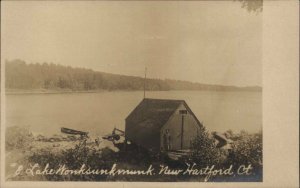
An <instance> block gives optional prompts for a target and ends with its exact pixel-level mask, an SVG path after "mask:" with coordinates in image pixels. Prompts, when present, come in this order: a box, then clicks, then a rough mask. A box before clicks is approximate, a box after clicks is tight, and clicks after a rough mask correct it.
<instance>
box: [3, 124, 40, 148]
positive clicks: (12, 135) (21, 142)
mask: <svg viewBox="0 0 300 188" xmlns="http://www.w3.org/2000/svg"><path fill="white" fill-rule="evenodd" d="M5 138H6V139H5V148H6V150H7V151H11V150H13V149H25V148H28V147H30V146H31V143H32V141H33V140H34V137H33V135H32V133H31V132H30V131H29V130H28V129H27V128H26V127H18V126H13V127H7V128H6V133H5Z"/></svg>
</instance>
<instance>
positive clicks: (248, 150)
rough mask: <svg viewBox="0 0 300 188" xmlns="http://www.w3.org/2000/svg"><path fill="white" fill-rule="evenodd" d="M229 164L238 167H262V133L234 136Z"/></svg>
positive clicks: (242, 133) (245, 133)
mask: <svg viewBox="0 0 300 188" xmlns="http://www.w3.org/2000/svg"><path fill="white" fill-rule="evenodd" d="M234 138H235V141H234V142H233V144H232V151H231V152H230V155H229V157H228V162H229V163H232V164H236V165H242V164H252V165H253V166H254V167H261V166H262V133H261V132H260V133H256V134H249V133H247V132H245V131H243V132H241V133H240V134H238V135H235V136H234Z"/></svg>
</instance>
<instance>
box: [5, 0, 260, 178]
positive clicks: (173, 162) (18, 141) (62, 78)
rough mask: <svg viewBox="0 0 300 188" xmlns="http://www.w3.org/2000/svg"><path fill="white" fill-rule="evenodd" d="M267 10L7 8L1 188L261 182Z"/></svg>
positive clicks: (195, 5) (178, 4)
mask: <svg viewBox="0 0 300 188" xmlns="http://www.w3.org/2000/svg"><path fill="white" fill-rule="evenodd" d="M263 11H264V10H263V1H262V0H253V1H247V0H226V1H4V2H1V27H2V28H1V45H2V48H1V58H2V59H1V72H2V74H4V75H3V76H2V79H3V78H4V80H3V82H2V91H1V93H2V95H3V97H2V98H1V105H4V103H5V108H2V110H3V109H4V111H5V112H3V113H2V116H1V118H2V119H3V120H2V123H1V127H2V129H1V130H2V131H3V130H4V131H5V132H4V133H3V134H2V135H5V136H4V138H2V140H4V143H3V144H2V147H3V146H4V147H5V148H1V149H2V155H3V156H4V158H5V160H4V161H5V163H4V164H3V163H2V165H4V166H5V167H4V175H3V176H2V178H3V177H4V180H3V179H2V181H6V182H18V181H20V182H23V181H37V182H45V181H55V182H65V181H67V182H70V181H80V182H86V181H89V182H263V180H264V178H263V177H264V176H263V174H264V173H263V167H264V158H263V153H264V150H263V148H264V145H263V137H264V132H263V126H264V125H263V92H264V87H263V68H262V66H263ZM3 89H4V90H3ZM3 99H5V101H3ZM3 122H4V124H3ZM3 151H4V152H3Z"/></svg>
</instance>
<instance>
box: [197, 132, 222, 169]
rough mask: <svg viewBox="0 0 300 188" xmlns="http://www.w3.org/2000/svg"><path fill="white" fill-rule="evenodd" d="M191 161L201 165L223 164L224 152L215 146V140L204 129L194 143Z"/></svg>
mask: <svg viewBox="0 0 300 188" xmlns="http://www.w3.org/2000/svg"><path fill="white" fill-rule="evenodd" d="M191 146H192V150H193V152H192V155H191V160H192V161H193V162H196V163H197V164H199V165H216V164H220V163H222V161H223V160H224V159H225V158H224V151H222V149H218V148H216V146H215V143H214V139H213V138H211V137H210V134H209V132H208V131H207V130H206V129H205V127H202V128H201V129H200V130H199V131H198V135H197V137H196V138H195V139H194V140H193V141H192V143H191Z"/></svg>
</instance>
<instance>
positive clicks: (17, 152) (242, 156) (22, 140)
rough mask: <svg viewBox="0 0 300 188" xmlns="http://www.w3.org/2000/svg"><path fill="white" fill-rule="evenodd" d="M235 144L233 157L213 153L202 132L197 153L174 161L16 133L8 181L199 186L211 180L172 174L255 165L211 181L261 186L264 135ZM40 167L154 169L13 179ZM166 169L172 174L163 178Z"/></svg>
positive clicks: (9, 144) (242, 136) (240, 137)
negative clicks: (192, 167) (145, 172)
mask: <svg viewBox="0 0 300 188" xmlns="http://www.w3.org/2000/svg"><path fill="white" fill-rule="evenodd" d="M230 136H231V138H232V139H233V140H234V145H233V149H232V151H231V152H230V153H229V154H228V153H226V152H225V151H224V150H222V149H218V148H216V147H214V142H213V140H211V139H210V138H209V137H208V132H207V131H205V130H203V133H202V135H201V137H198V138H196V139H195V140H194V142H193V144H192V148H193V151H194V152H193V153H192V154H191V155H190V156H188V157H185V158H183V159H181V160H180V161H173V160H171V159H170V158H168V157H167V156H166V155H163V154H162V155H157V154H155V153H151V152H149V151H147V150H145V149H143V148H140V147H137V146H135V145H131V148H130V149H127V150H126V151H125V150H116V149H115V148H112V147H109V146H107V145H105V144H104V143H105V141H103V140H102V141H101V143H100V144H99V145H97V144H95V143H94V142H90V141H91V140H89V139H74V138H73V139H71V138H62V137H57V136H56V140H53V139H47V138H41V136H39V137H37V136H34V135H33V134H32V133H31V132H30V131H29V130H26V129H25V128H20V127H12V128H9V129H7V132H6V179H7V180H15V181H20V180H22V181H24V180H25V181H27V180H39V181H149V182H153V181H154V182H176V181H196V182H203V181H205V179H206V178H207V175H184V174H183V173H179V174H178V175H174V174H169V173H170V172H171V171H176V170H183V171H185V170H186V169H187V164H194V163H195V164H196V166H195V167H196V169H200V168H201V169H203V168H205V167H211V166H214V169H222V170H225V169H228V168H229V167H230V166H231V165H232V171H233V172H236V171H237V170H238V168H239V167H240V166H241V165H245V166H246V165H249V164H251V165H252V167H253V170H252V173H251V174H249V175H238V174H236V173H234V174H231V175H226V174H225V175H219V174H216V175H212V176H211V177H210V178H208V179H207V180H208V181H261V180H262V145H261V144H262V142H261V141H262V140H261V133H257V134H248V133H246V132H241V133H238V134H233V133H231V135H230ZM34 164H38V165H39V167H38V168H37V169H40V170H41V171H42V170H43V169H44V168H45V167H46V166H47V165H49V166H48V168H49V169H59V167H61V165H64V167H65V168H66V169H69V170H78V169H81V168H82V165H83V164H84V165H85V168H86V169H88V168H91V169H107V170H110V169H111V168H112V167H113V166H114V165H116V168H117V169H123V170H129V171H130V170H133V171H137V170H140V171H142V170H147V169H148V168H149V167H150V166H151V167H152V168H153V169H154V171H153V174H151V175H128V174H119V175H118V174H117V175H111V174H102V175H99V174H98V175H97V174H88V175H86V174H85V175H83V174H81V175H76V174H66V175H61V174H54V175H53V174H51V175H49V174H48V175H47V174H46V175H35V176H31V175H28V174H26V173H25V172H22V173H20V174H19V175H18V176H14V173H15V172H16V169H17V168H18V166H19V165H23V167H24V168H29V167H31V165H34ZM162 167H167V169H168V170H169V171H168V170H165V171H163V173H160V171H161V169H162Z"/></svg>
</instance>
